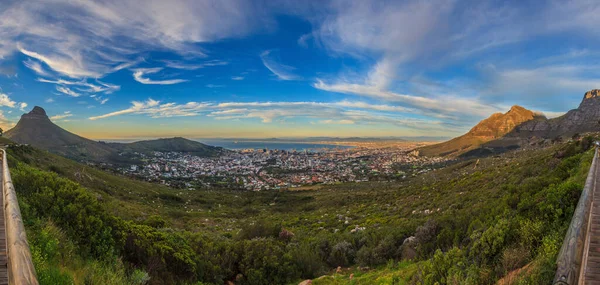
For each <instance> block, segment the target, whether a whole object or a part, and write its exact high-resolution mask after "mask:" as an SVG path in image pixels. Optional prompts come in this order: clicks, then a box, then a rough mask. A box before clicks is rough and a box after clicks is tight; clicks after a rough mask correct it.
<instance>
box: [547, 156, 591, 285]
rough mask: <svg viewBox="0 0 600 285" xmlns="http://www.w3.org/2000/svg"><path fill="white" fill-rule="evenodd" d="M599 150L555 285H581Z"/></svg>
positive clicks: (561, 256)
mask: <svg viewBox="0 0 600 285" xmlns="http://www.w3.org/2000/svg"><path fill="white" fill-rule="evenodd" d="M597 160H598V149H596V150H595V154H594V160H593V161H592V165H591V166H590V171H589V172H588V176H587V179H586V181H585V186H584V188H583V191H582V192H581V197H580V198H579V202H577V208H575V213H573V218H572V219H571V224H570V225H569V230H568V231H567V235H566V236H565V240H564V242H563V245H562V247H561V249H560V252H559V253H558V258H557V261H556V264H557V266H558V267H557V270H556V275H555V277H554V282H553V284H564V285H574V284H578V283H579V278H580V274H581V269H582V264H585V256H584V252H585V247H586V244H587V243H586V240H587V238H589V237H588V233H589V224H590V215H591V213H592V211H591V208H592V201H593V192H594V189H595V187H596V185H595V184H596V183H595V182H596V177H595V176H596V167H598V166H597V163H596V161H597Z"/></svg>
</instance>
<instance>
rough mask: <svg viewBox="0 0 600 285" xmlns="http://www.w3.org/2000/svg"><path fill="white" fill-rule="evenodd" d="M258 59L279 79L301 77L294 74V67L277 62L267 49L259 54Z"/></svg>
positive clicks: (297, 78)
mask: <svg viewBox="0 0 600 285" xmlns="http://www.w3.org/2000/svg"><path fill="white" fill-rule="evenodd" d="M260 59H261V60H262V63H263V64H264V66H265V67H266V68H267V69H268V70H270V71H271V72H272V73H273V74H274V75H275V76H276V77H277V78H278V79H280V80H300V79H302V77H300V76H298V75H296V74H294V70H295V69H296V68H295V67H292V66H289V65H285V64H282V63H278V62H277V61H276V60H275V58H274V56H273V51H270V50H267V51H264V52H263V53H261V54H260Z"/></svg>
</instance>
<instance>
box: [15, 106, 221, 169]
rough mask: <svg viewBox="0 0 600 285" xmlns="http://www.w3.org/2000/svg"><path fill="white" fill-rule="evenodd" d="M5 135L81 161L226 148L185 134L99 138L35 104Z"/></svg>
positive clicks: (208, 152)
mask: <svg viewBox="0 0 600 285" xmlns="http://www.w3.org/2000/svg"><path fill="white" fill-rule="evenodd" d="M4 136H5V137H6V138H9V139H10V140H12V141H14V142H17V143H21V144H29V145H32V146H34V147H37V148H40V149H44V150H47V151H50V152H52V153H55V154H58V155H61V156H65V157H68V158H71V159H75V160H80V161H93V162H119V161H121V160H122V158H121V156H120V155H119V154H120V153H123V152H131V153H133V152H139V153H150V152H153V151H162V152H165V151H175V152H186V153H190V154H193V155H197V156H217V155H219V154H220V153H221V152H223V149H222V148H220V147H213V146H208V145H205V144H203V143H199V142H196V141H192V140H188V139H185V138H169V139H157V140H148V141H139V142H133V143H104V142H97V141H93V140H90V139H86V138H84V137H81V136H78V135H76V134H73V133H71V132H69V131H67V130H65V129H63V128H61V127H59V126H57V125H56V124H54V123H53V122H52V121H51V120H50V119H49V118H48V116H47V115H46V111H45V110H44V109H43V108H41V107H38V106H35V107H34V108H33V110H31V112H29V113H27V114H24V115H23V116H21V119H20V120H19V122H18V123H17V125H16V126H15V127H14V128H12V129H10V130H8V131H6V132H5V133H4Z"/></svg>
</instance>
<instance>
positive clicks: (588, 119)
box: [506, 89, 600, 139]
mask: <svg viewBox="0 0 600 285" xmlns="http://www.w3.org/2000/svg"><path fill="white" fill-rule="evenodd" d="M597 131H600V90H599V89H594V90H591V91H588V92H586V93H585V94H584V96H583V100H582V101H581V103H580V104H579V107H578V108H577V109H573V110H570V111H569V112H567V113H566V114H564V115H562V116H560V117H558V118H554V119H550V120H535V121H530V122H527V123H524V124H521V125H519V126H518V127H516V128H515V129H514V130H512V131H511V132H510V133H508V134H507V135H506V137H509V138H510V137H518V138H530V137H539V138H549V139H552V138H556V137H559V136H562V137H571V136H573V135H574V134H578V133H586V132H597Z"/></svg>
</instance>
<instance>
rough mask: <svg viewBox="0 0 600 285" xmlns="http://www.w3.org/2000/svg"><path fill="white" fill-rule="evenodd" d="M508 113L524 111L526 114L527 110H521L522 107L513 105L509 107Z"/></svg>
mask: <svg viewBox="0 0 600 285" xmlns="http://www.w3.org/2000/svg"><path fill="white" fill-rule="evenodd" d="M508 111H509V112H522V111H526V112H527V111H529V110H527V109H525V108H523V107H521V106H519V105H513V106H512V107H510V110H508ZM529 112H531V111H529Z"/></svg>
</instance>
